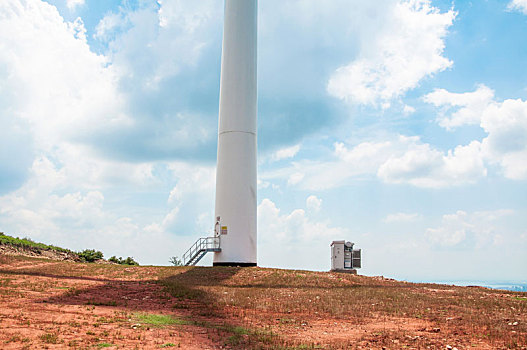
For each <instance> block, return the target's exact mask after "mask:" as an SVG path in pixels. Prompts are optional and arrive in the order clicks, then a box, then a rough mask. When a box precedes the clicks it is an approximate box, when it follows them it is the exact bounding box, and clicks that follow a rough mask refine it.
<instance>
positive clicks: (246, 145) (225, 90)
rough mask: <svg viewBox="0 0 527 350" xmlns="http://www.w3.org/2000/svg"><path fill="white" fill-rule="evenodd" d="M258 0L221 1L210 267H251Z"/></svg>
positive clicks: (254, 200)
mask: <svg viewBox="0 0 527 350" xmlns="http://www.w3.org/2000/svg"><path fill="white" fill-rule="evenodd" d="M257 8H258V2H257V0H226V1H225V20H224V21H225V22H224V30H223V50H222V62H221V86H220V114H219V128H218V165H217V171H216V215H215V216H216V219H217V220H216V225H215V235H216V236H219V237H220V247H221V252H216V253H214V262H213V264H214V266H256V235H257V233H256V227H257V225H256V206H257V203H256V190H257V188H256V166H257V165H256V153H257V149H256V148H257V143H256V114H257V92H256V88H257V87H256V52H257V49H256V47H257V45H256V41H257Z"/></svg>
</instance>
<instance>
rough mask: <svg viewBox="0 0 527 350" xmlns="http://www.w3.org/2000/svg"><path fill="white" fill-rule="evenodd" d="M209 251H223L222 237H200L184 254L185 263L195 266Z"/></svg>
mask: <svg viewBox="0 0 527 350" xmlns="http://www.w3.org/2000/svg"><path fill="white" fill-rule="evenodd" d="M208 252H221V248H220V237H205V238H200V239H198V240H197V241H196V243H194V244H193V245H192V246H191V247H190V248H189V250H187V252H186V253H185V254H183V265H185V266H194V265H196V264H197V263H198V262H199V261H200V260H201V258H203V257H204V256H205V254H207V253H208Z"/></svg>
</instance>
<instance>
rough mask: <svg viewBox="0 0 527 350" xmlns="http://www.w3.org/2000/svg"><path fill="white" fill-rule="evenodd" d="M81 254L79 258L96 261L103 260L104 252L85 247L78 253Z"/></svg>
mask: <svg viewBox="0 0 527 350" xmlns="http://www.w3.org/2000/svg"><path fill="white" fill-rule="evenodd" d="M77 254H78V255H79V258H81V259H82V260H84V261H86V262H94V261H97V260H101V259H102V257H103V254H102V252H100V251H98V250H97V251H96V250H95V249H84V250H83V251H82V252H78V253H77Z"/></svg>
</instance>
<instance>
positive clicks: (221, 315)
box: [0, 256, 527, 350]
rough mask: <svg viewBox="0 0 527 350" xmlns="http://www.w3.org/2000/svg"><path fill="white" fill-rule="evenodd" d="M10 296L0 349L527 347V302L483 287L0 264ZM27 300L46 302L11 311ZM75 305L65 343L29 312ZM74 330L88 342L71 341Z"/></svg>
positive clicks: (0, 279) (316, 275)
mask: <svg viewBox="0 0 527 350" xmlns="http://www.w3.org/2000/svg"><path fill="white" fill-rule="evenodd" d="M0 291H1V292H0V301H3V302H4V303H3V304H2V307H3V308H4V309H3V311H2V312H4V314H3V315H2V314H0V326H1V327H0V328H2V329H3V331H0V336H3V338H0V339H4V340H3V341H4V343H5V344H8V343H9V344H13V343H15V342H18V344H19V345H21V346H22V345H24V346H25V344H29V345H31V346H33V347H35V348H38V347H39V345H38V344H42V345H45V344H54V343H55V342H60V343H64V344H72V346H73V345H75V346H78V347H104V346H106V345H111V346H113V345H114V344H115V345H116V346H120V347H125V348H128V347H131V348H133V347H134V344H135V345H137V346H139V347H140V348H161V347H173V345H174V347H179V346H181V347H182V348H192V346H193V344H194V345H196V346H195V347H194V348H202V347H209V348H217V347H220V346H221V347H224V348H225V347H226V348H234V349H241V348H243V349H344V348H345V349H347V348H351V349H354V348H356V349H359V348H373V349H380V348H383V347H385V348H388V349H399V348H401V349H402V348H414V349H419V348H422V349H427V348H429V349H445V347H446V345H452V346H455V347H457V348H458V349H460V350H461V349H466V348H471V349H527V293H514V292H504V291H494V290H490V289H485V288H478V287H454V286H446V285H435V284H413V283H405V282H398V281H394V280H389V279H384V278H382V277H364V276H355V275H348V274H338V273H328V272H309V271H293V270H278V269H262V268H228V267H216V268H188V267H149V266H145V267H125V266H119V265H96V264H81V263H71V262H54V261H49V260H43V259H42V260H41V259H32V258H25V257H24V258H21V257H16V256H15V257H5V256H0ZM46 296H47V297H46ZM17 299H20V300H21V301H24V303H27V302H28V300H29V301H32V300H35V301H34V303H37V304H31V305H33V306H31V308H30V309H29V310H25V311H24V309H23V308H22V310H21V311H18V310H10V309H9V307H13V306H12V305H13V301H15V300H17ZM42 303H43V304H42ZM10 305H11V306H10ZM21 305H24V304H21ZM35 305H37V306H35ZM38 305H43V306H38ZM48 305H49V306H48ZM68 305H72V307H75V309H74V310H73V311H71V317H70V318H66V319H64V320H63V321H60V322H59V323H57V327H55V328H60V329H62V330H63V331H62V332H60V333H58V332H57V331H56V329H55V328H53V327H48V326H46V323H43V324H39V322H41V321H40V320H38V319H36V317H35V316H34V314H32V312H33V311H31V310H34V309H35V308H36V307H42V308H46V309H45V311H46V313H49V314H50V315H53V313H57V312H59V313H60V312H62V313H64V312H65V311H60V310H64V308H65V307H67V306H68ZM57 307H58V308H59V309H57ZM6 308H7V309H6ZM17 313H18V314H17ZM79 313H80V314H81V315H83V316H82V317H79ZM11 314H13V316H10V315H11ZM15 316H16V317H15ZM11 318H12V320H13V324H14V325H13V327H15V328H16V327H19V325H20V324H21V322H22V324H27V327H28V329H29V328H31V329H32V327H35V329H36V330H37V329H42V330H44V333H43V332H42V331H40V333H38V332H36V330H35V336H34V337H31V336H30V335H28V334H25V335H24V336H23V337H22V336H20V337H18V338H17V337H15V336H13V335H12V334H11V333H9V330H10V327H11V326H10V325H9V324H8V322H6V321H4V319H6V320H7V319H11ZM15 319H16V322H17V323H16V325H15ZM64 330H65V333H64ZM80 330H84V331H80ZM3 332H4V333H5V336H4V333H3ZM68 332H71V334H80V333H82V334H84V336H83V337H81V338H75V337H74V336H70V337H69V338H68V337H67V336H64V338H63V334H66V335H67V334H68ZM149 332H150V333H149ZM152 332H155V336H153V335H152ZM57 334H60V337H56V335H57ZM39 337H40V338H39ZM21 339H24V344H23V343H22V340H21ZM28 339H29V340H28ZM119 344H120V345H119Z"/></svg>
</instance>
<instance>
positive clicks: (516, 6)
mask: <svg viewBox="0 0 527 350" xmlns="http://www.w3.org/2000/svg"><path fill="white" fill-rule="evenodd" d="M507 8H508V9H509V10H516V11H520V12H522V13H523V14H524V15H527V0H512V1H511V2H509V5H508V6H507Z"/></svg>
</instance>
